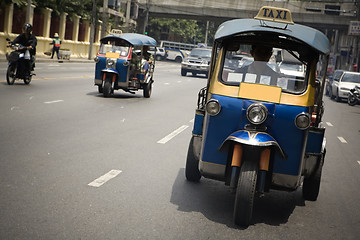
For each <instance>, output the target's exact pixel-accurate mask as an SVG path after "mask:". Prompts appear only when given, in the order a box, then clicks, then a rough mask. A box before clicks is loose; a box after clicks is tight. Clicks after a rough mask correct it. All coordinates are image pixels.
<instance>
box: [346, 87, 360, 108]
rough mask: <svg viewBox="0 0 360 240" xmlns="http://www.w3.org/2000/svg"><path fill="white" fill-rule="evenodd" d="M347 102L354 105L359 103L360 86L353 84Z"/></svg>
mask: <svg viewBox="0 0 360 240" xmlns="http://www.w3.org/2000/svg"><path fill="white" fill-rule="evenodd" d="M348 104H349V105H350V106H354V105H356V104H360V87H359V86H355V87H354V88H353V89H350V92H349V96H348Z"/></svg>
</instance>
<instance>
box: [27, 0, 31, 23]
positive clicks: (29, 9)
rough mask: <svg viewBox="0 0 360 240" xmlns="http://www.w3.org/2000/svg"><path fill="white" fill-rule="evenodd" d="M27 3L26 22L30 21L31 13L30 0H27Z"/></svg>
mask: <svg viewBox="0 0 360 240" xmlns="http://www.w3.org/2000/svg"><path fill="white" fill-rule="evenodd" d="M27 2H28V4H27V8H26V22H27V23H30V15H31V4H32V2H31V0H28V1H27Z"/></svg>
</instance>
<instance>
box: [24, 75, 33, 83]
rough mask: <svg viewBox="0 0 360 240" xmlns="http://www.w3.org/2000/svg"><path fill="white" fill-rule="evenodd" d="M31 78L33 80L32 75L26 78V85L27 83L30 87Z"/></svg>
mask: <svg viewBox="0 0 360 240" xmlns="http://www.w3.org/2000/svg"><path fill="white" fill-rule="evenodd" d="M31 78H32V76H31V74H30V75H29V76H27V77H25V79H24V83H25V84H26V85H29V84H30V82H31Z"/></svg>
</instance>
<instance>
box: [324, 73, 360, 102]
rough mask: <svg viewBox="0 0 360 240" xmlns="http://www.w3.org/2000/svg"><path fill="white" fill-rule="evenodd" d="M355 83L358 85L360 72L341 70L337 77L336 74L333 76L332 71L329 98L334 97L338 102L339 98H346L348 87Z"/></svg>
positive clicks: (359, 83)
mask: <svg viewBox="0 0 360 240" xmlns="http://www.w3.org/2000/svg"><path fill="white" fill-rule="evenodd" d="M356 85H360V73H358V72H350V71H343V72H342V74H340V76H339V77H337V75H336V76H335V73H334V77H333V82H332V84H331V92H330V98H331V99H333V98H335V100H336V101H337V102H340V101H341V99H347V98H348V96H349V92H350V89H352V88H354V87H355V86H356Z"/></svg>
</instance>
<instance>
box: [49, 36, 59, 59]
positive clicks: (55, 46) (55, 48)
mask: <svg viewBox="0 0 360 240" xmlns="http://www.w3.org/2000/svg"><path fill="white" fill-rule="evenodd" d="M50 45H53V49H52V54H51V59H53V57H54V54H55V52H56V56H57V59H58V60H59V59H60V56H59V50H60V45H61V40H60V38H59V34H58V33H55V34H54V39H53V41H52V43H50Z"/></svg>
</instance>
